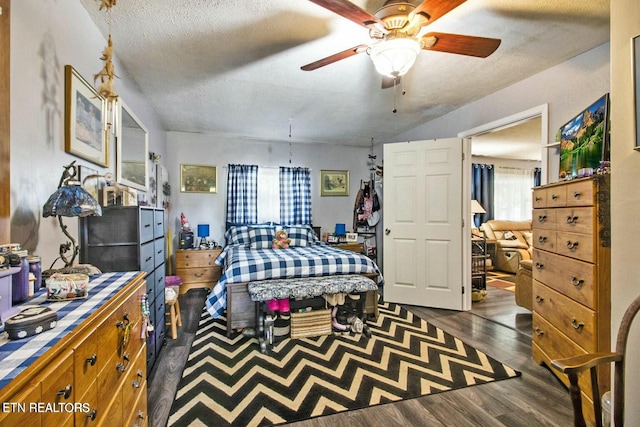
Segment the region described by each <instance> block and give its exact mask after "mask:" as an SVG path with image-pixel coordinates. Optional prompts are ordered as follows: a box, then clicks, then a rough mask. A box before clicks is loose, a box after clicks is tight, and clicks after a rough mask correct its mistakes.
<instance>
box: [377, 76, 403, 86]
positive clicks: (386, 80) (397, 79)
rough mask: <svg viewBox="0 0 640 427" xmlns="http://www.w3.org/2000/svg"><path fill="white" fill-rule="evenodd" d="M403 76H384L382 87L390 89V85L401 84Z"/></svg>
mask: <svg viewBox="0 0 640 427" xmlns="http://www.w3.org/2000/svg"><path fill="white" fill-rule="evenodd" d="M401 78H402V76H398V77H395V78H394V77H389V76H382V89H389V88H390V87H394V86H397V85H399V84H400V79H401Z"/></svg>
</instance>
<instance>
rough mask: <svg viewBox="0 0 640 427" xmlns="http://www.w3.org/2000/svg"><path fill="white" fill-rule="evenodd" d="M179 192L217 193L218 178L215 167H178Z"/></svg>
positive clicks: (182, 165)
mask: <svg viewBox="0 0 640 427" xmlns="http://www.w3.org/2000/svg"><path fill="white" fill-rule="evenodd" d="M180 192H182V193H213V194H215V193H217V192H218V176H217V169H216V167H215V166H207V165H184V164H181V165H180Z"/></svg>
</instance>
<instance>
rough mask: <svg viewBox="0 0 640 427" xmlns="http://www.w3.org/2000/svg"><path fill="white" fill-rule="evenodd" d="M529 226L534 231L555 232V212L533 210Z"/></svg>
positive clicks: (553, 210)
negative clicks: (545, 230)
mask: <svg viewBox="0 0 640 427" xmlns="http://www.w3.org/2000/svg"><path fill="white" fill-rule="evenodd" d="M531 226H532V228H533V229H534V230H536V229H538V228H540V229H542V228H544V229H547V230H555V229H556V210H555V209H534V210H533V220H532V224H531Z"/></svg>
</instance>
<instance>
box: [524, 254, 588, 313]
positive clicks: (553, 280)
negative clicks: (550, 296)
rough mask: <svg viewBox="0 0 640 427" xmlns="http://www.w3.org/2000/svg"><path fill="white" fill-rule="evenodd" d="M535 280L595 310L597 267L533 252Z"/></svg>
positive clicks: (557, 256)
mask: <svg viewBox="0 0 640 427" xmlns="http://www.w3.org/2000/svg"><path fill="white" fill-rule="evenodd" d="M533 259H534V260H535V261H534V263H533V268H532V272H533V279H534V280H537V281H539V282H542V283H544V284H545V285H546V286H549V287H550V288H553V289H555V290H556V291H558V292H560V293H561V294H564V295H566V296H568V297H569V298H571V299H574V300H576V301H577V302H579V303H580V304H584V305H586V306H587V307H589V308H591V309H593V310H595V309H596V308H597V303H596V295H597V293H596V283H597V282H596V279H597V275H596V266H595V265H594V264H591V263H588V262H584V261H579V260H576V259H567V258H565V257H563V256H560V255H556V254H553V253H549V252H545V251H541V250H539V249H535V248H534V250H533Z"/></svg>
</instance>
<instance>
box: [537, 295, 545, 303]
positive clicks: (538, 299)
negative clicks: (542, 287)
mask: <svg viewBox="0 0 640 427" xmlns="http://www.w3.org/2000/svg"><path fill="white" fill-rule="evenodd" d="M543 301H544V298H542V297H541V296H540V295H536V302H537V303H538V304H542V303H543Z"/></svg>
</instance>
